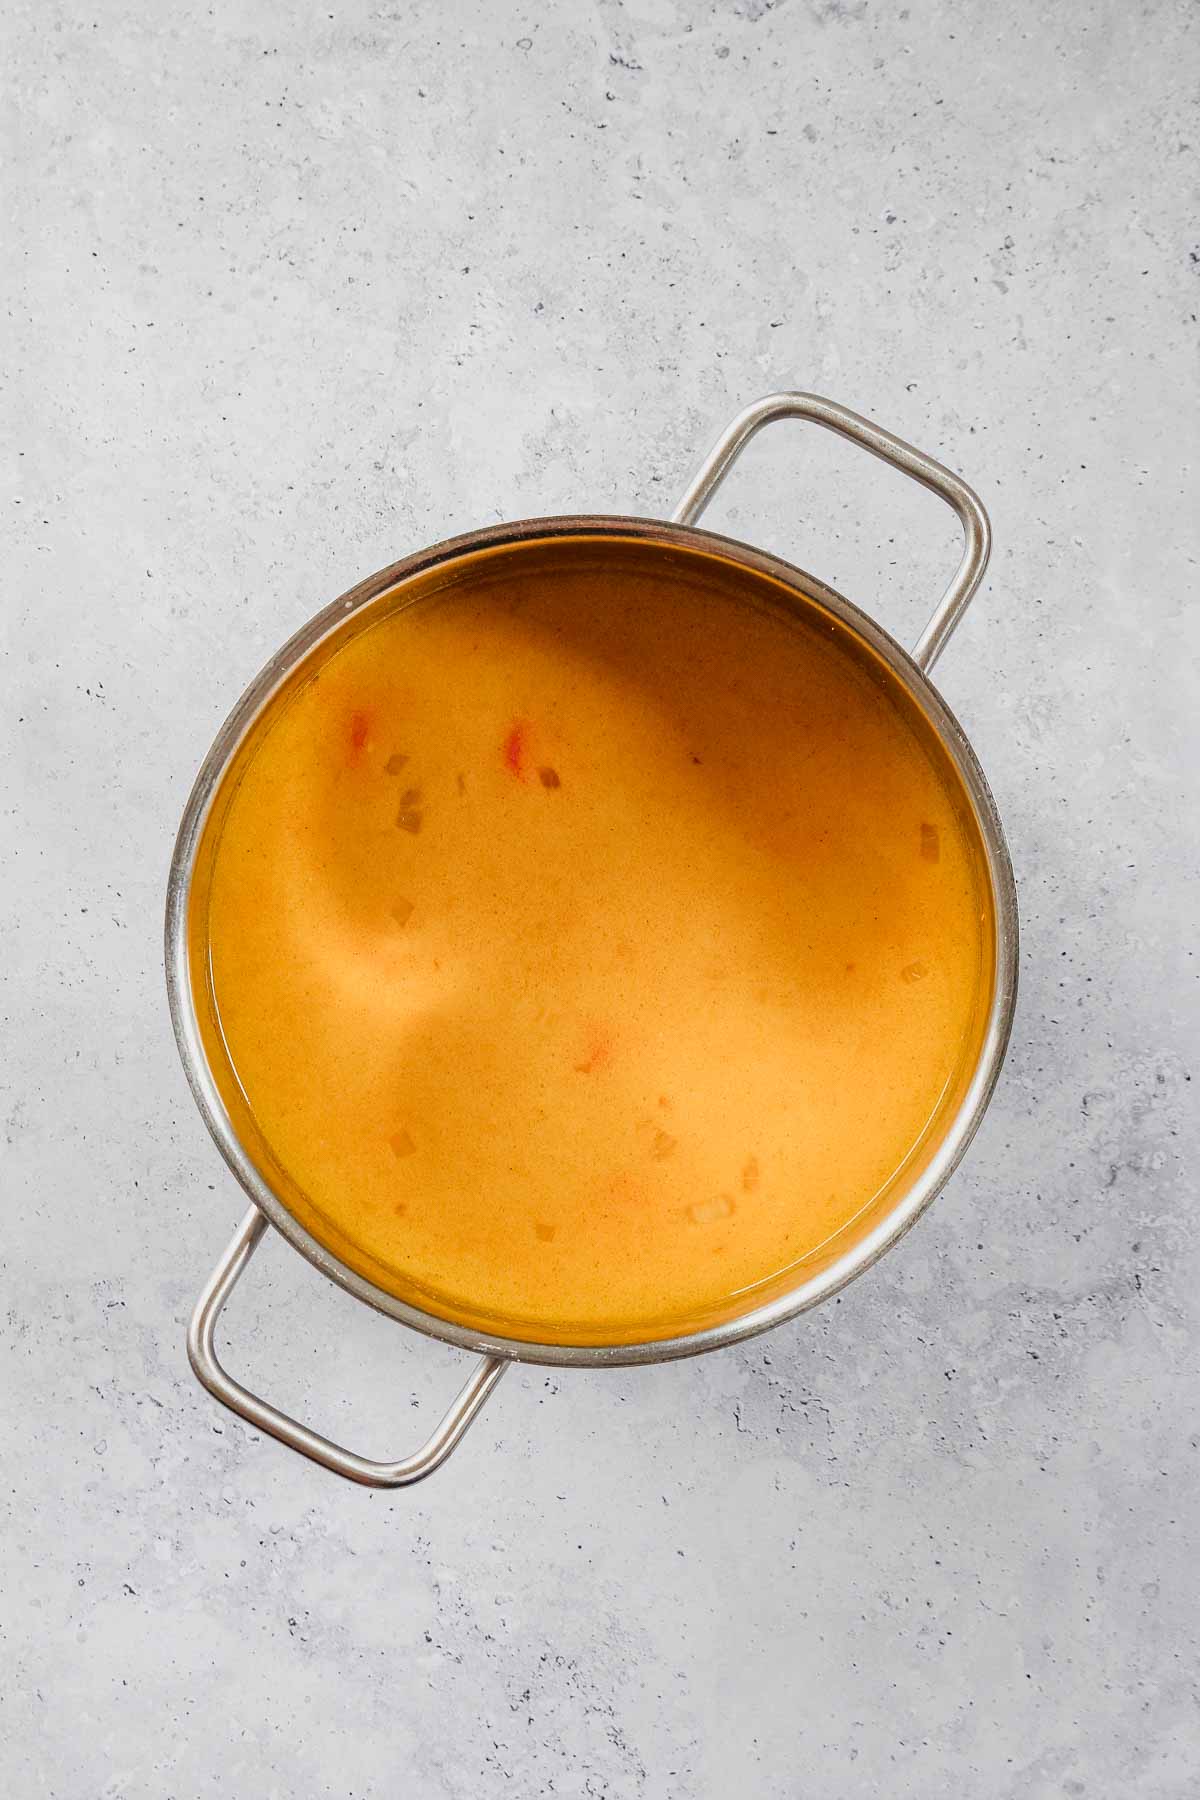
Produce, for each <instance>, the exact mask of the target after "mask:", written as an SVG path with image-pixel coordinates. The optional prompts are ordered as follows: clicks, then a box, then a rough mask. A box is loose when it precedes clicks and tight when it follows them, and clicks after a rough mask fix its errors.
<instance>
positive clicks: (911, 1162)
mask: <svg viewBox="0 0 1200 1800" xmlns="http://www.w3.org/2000/svg"><path fill="white" fill-rule="evenodd" d="M756 588H757V590H758V597H757V599H755V598H753V594H754V591H755V589H756ZM748 589H749V590H750V591H751V595H752V597H751V598H750V599H747V597H746V596H747V590H748ZM782 592H783V591H782V590H779V589H777V588H776V587H775V585H774V584H773V583H772V582H770V581H769V580H768V578H767V577H765V576H763V577H751V576H748V575H747V574H746V572H745V571H744V570H743V571H741V572H740V573H739V574H736V575H735V574H734V572H733V570H732V567H731V566H730V565H727V564H725V563H724V562H722V561H721V559H720V558H719V557H716V556H705V555H700V554H697V553H687V552H680V551H675V552H664V551H662V550H661V549H655V547H653V546H645V545H641V544H638V543H637V542H636V541H634V540H628V541H625V542H618V543H617V544H616V545H615V546H611V547H609V548H607V549H605V550H602V549H601V547H600V546H598V545H597V543H596V542H595V540H590V539H587V538H577V539H571V540H567V541H558V542H549V541H544V542H542V543H540V544H535V545H532V546H522V547H519V548H517V549H515V550H511V551H504V552H493V553H492V554H491V555H484V556H476V557H475V558H474V559H472V561H471V562H470V564H469V565H467V564H465V565H464V566H463V567H462V568H458V567H457V566H455V565H451V566H450V568H449V570H448V571H446V570H443V571H442V572H441V573H440V574H439V575H438V576H437V578H436V580H435V581H434V582H432V583H430V581H429V580H428V578H426V580H425V585H424V587H423V588H422V587H420V586H418V587H417V588H414V589H412V590H411V591H410V589H408V588H406V587H401V588H398V589H397V590H395V592H394V593H393V594H392V595H390V596H385V598H384V599H383V600H382V601H380V602H376V603H374V604H373V605H372V606H371V607H369V608H365V609H364V610H363V612H362V613H359V614H355V615H354V617H353V618H352V619H350V620H348V622H347V625H346V626H345V627H344V628H343V629H342V631H341V632H340V633H339V634H338V636H337V637H336V638H335V639H334V640H333V642H332V644H330V643H328V642H327V643H326V645H324V646H321V647H319V648H318V649H317V650H316V651H315V652H313V653H312V655H311V656H310V657H309V659H308V660H307V662H306V663H305V664H304V665H302V666H301V669H300V670H299V671H298V672H297V675H296V676H295V677H293V679H292V680H291V681H290V682H289V684H288V685H287V686H286V687H285V689H284V690H283V691H282V692H281V693H280V694H279V695H278V696H277V697H276V698H275V699H274V700H273V701H272V702H271V704H270V705H269V707H268V708H267V710H266V711H265V713H264V714H263V715H262V717H261V718H260V720H259V721H258V723H257V724H256V726H255V728H254V730H253V731H252V733H251V734H250V736H249V738H248V739H247V741H246V742H245V743H244V744H243V746H242V748H241V750H240V751H239V753H238V755H237V757H236V758H235V760H234V763H233V765H232V767H231V769H230V771H229V773H228V774H227V776H226V778H225V780H224V783H223V785H222V788H221V789H220V791H219V793H218V796H217V799H216V802H215V804H214V806H213V809H212V811H211V813H210V816H209V820H208V823H207V825H206V827H205V833H204V837H203V840H202V843H201V848H200V853H199V859H198V863H197V877H196V880H195V882H194V885H193V898H192V910H191V915H190V919H189V930H190V951H191V966H192V970H193V981H194V984H195V989H196V998H197V1006H198V1012H199V1014H200V1018H201V1029H202V1032H203V1033H204V1035H205V1037H206V1040H207V1044H208V1050H209V1055H210V1060H211V1061H212V1063H213V1066H214V1068H215V1069H216V1072H217V1077H218V1082H219V1085H220V1086H221V1089H222V1093H223V1096H224V1098H225V1101H226V1104H227V1106H228V1108H229V1110H230V1112H231V1115H232V1116H233V1117H234V1120H235V1124H236V1125H237V1129H238V1131H239V1135H241V1136H242V1138H243V1141H244V1142H248V1143H249V1145H250V1147H251V1150H252V1153H253V1155H254V1156H255V1160H256V1161H257V1162H258V1163H259V1165H260V1166H261V1167H262V1168H263V1170H264V1172H265V1173H266V1174H267V1175H268V1179H270V1180H271V1181H272V1183H273V1184H274V1185H275V1187H276V1189H277V1191H279V1192H280V1193H281V1195H282V1197H283V1198H284V1199H285V1201H286V1204H287V1205H288V1206H289V1207H290V1209H291V1210H292V1211H293V1212H294V1213H295V1215H296V1216H297V1217H298V1218H299V1219H300V1220H301V1222H302V1223H303V1224H304V1225H305V1226H306V1227H307V1228H308V1229H309V1230H310V1231H311V1232H312V1233H313V1235H314V1236H316V1237H317V1238H318V1239H320V1240H321V1241H322V1242H323V1243H325V1244H326V1245H328V1246H329V1248H331V1249H332V1250H334V1251H335V1253H336V1254H337V1255H339V1256H340V1257H341V1258H342V1259H343V1260H344V1261H346V1262H348V1263H350V1264H351V1265H352V1266H353V1267H355V1268H356V1269H358V1270H359V1271H360V1272H361V1273H363V1274H365V1275H367V1276H368V1277H369V1278H370V1279H371V1280H373V1281H374V1282H376V1283H377V1284H378V1285H380V1286H382V1287H384V1288H386V1289H387V1290H388V1291H390V1292H392V1293H394V1294H397V1295H399V1296H400V1297H402V1298H404V1299H407V1300H410V1301H412V1302H413V1303H414V1304H416V1305H418V1306H420V1307H422V1308H424V1309H426V1310H428V1311H433V1312H435V1313H437V1314H439V1315H440V1316H442V1317H444V1318H449V1319H453V1320H456V1321H459V1322H462V1323H466V1324H469V1325H472V1326H474V1327H476V1328H477V1329H482V1330H488V1329H491V1330H496V1331H500V1332H503V1333H504V1334H505V1335H508V1336H511V1337H517V1338H523V1339H526V1340H532V1341H540V1342H558V1343H565V1342H577V1343H591V1344H596V1343H613V1344H620V1343H629V1342H636V1341H641V1340H645V1339H650V1338H656V1337H664V1336H669V1335H673V1334H675V1333H677V1332H681V1331H689V1330H693V1329H697V1328H699V1327H701V1326H703V1325H705V1324H710V1323H714V1322H716V1321H718V1320H721V1319H726V1318H729V1317H732V1316H736V1315H737V1314H739V1313H742V1312H745V1311H747V1310H749V1309H750V1308H751V1307H753V1306H755V1305H758V1304H759V1303H761V1302H762V1301H763V1300H764V1299H765V1298H767V1297H769V1296H771V1295H772V1294H774V1293H775V1292H778V1291H782V1290H783V1289H784V1288H787V1287H789V1286H792V1285H794V1284H795V1282H796V1281H797V1280H798V1279H800V1277H801V1274H802V1273H803V1272H805V1271H808V1270H811V1269H815V1268H817V1267H819V1266H820V1265H821V1264H822V1262H824V1261H827V1260H829V1259H830V1258H831V1257H832V1256H834V1255H836V1254H838V1253H840V1251H841V1250H843V1249H844V1248H845V1247H846V1245H847V1243H848V1241H850V1234H852V1233H853V1232H854V1231H855V1230H861V1229H863V1228H865V1225H866V1224H867V1223H870V1222H871V1221H873V1219H874V1218H875V1217H877V1216H879V1214H880V1212H881V1211H882V1210H886V1208H887V1205H888V1203H889V1196H890V1197H892V1198H894V1197H895V1194H896V1191H897V1188H898V1187H899V1188H904V1187H907V1186H908V1184H909V1183H910V1182H911V1180H912V1179H913V1177H914V1175H915V1173H916V1172H918V1171H919V1169H920V1168H921V1167H922V1166H923V1164H924V1163H925V1162H926V1161H927V1160H928V1158H929V1157H930V1156H931V1155H932V1154H933V1151H934V1150H935V1149H936V1147H937V1144H938V1143H939V1141H940V1139H941V1137H942V1135H943V1132H944V1130H945V1127H946V1125H947V1123H948V1122H949V1119H950V1118H951V1117H952V1116H953V1113H954V1111H955V1110H956V1109H957V1106H958V1104H959V1102H960V1100H961V1098H962V1093H963V1091H964V1089H965V1086H966V1084H967V1082H968V1081H969V1079H970V1075H971V1073H972V1070H973V1067H974V1064H975V1060H976V1057H977V1054H978V1048H979V1043H980V1040H981V1036H982V1032H983V1028H984V1022H985V1016H986V1012H987V1007H988V1004H989V1001H990V994H991V988H990V983H991V969H992V935H991V932H992V927H991V913H990V906H989V903H988V900H987V897H986V896H987V893H988V887H987V880H986V874H985V872H984V865H983V861H982V855H981V852H980V849H979V845H978V828H977V826H976V824H975V822H974V818H973V815H972V813H971V810H970V806H969V803H968V801H967V799H966V796H965V794H964V793H963V791H962V789H961V785H960V783H959V779H958V777H957V775H956V773H955V771H954V770H953V768H952V766H951V764H950V763H949V761H948V760H947V759H946V757H945V754H944V752H942V751H941V749H940V748H939V747H938V745H937V743H936V740H935V739H934V737H933V735H932V732H931V730H930V729H929V727H928V726H927V725H926V723H925V722H924V720H923V718H922V717H921V715H920V714H919V712H918V711H917V710H916V708H915V706H914V704H913V702H912V701H911V700H910V699H908V698H907V697H906V696H905V695H904V693H903V691H902V690H901V689H900V688H899V686H898V684H896V683H895V682H894V681H893V679H892V678H891V677H890V675H889V674H888V673H887V671H886V669H885V667H884V666H883V665H882V664H881V663H880V662H879V661H878V660H877V659H876V658H875V656H874V654H873V653H872V652H871V651H869V649H867V648H866V647H865V646H862V645H860V644H859V643H858V641H857V640H856V639H854V638H853V637H852V636H851V635H850V634H849V633H848V632H846V630H845V629H844V628H843V627H842V626H840V625H838V624H836V622H835V621H833V620H832V619H831V618H830V617H829V616H828V615H827V614H826V613H824V612H823V611H822V610H821V609H820V608H819V607H818V606H816V605H815V603H814V605H813V606H812V607H811V608H807V607H805V606H804V605H803V604H802V603H797V602H796V601H795V600H794V599H793V600H792V602H791V605H792V607H793V608H795V607H797V605H799V612H798V615H797V613H796V612H795V611H792V612H789V611H787V610H785V605H784V602H783V600H782V597H781V596H782Z"/></svg>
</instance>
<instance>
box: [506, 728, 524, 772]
mask: <svg viewBox="0 0 1200 1800" xmlns="http://www.w3.org/2000/svg"><path fill="white" fill-rule="evenodd" d="M528 739H529V724H528V721H527V720H525V719H517V720H516V721H515V722H514V723H513V724H512V726H510V728H509V733H508V736H507V737H506V738H505V740H504V764H505V767H506V768H507V769H508V770H509V771H510V772H511V773H512V774H513V775H515V776H516V778H517V780H518V781H524V779H525V752H526V749H527V746H528Z"/></svg>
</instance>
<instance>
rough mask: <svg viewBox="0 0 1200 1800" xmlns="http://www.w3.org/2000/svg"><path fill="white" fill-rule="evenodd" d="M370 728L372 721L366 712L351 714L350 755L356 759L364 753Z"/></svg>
mask: <svg viewBox="0 0 1200 1800" xmlns="http://www.w3.org/2000/svg"><path fill="white" fill-rule="evenodd" d="M370 729H371V721H370V720H369V719H368V717H367V715H366V713H365V712H356V713H352V714H351V715H350V755H351V757H352V758H354V759H355V760H357V759H358V757H359V756H360V755H361V754H362V751H363V748H364V746H365V744H366V741H367V737H368V734H369V732H370Z"/></svg>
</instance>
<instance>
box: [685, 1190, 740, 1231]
mask: <svg viewBox="0 0 1200 1800" xmlns="http://www.w3.org/2000/svg"><path fill="white" fill-rule="evenodd" d="M736 1208H737V1202H736V1201H735V1199H734V1197H733V1195H732V1194H717V1195H716V1197H715V1198H714V1199H712V1200H693V1202H692V1204H691V1205H690V1206H689V1207H688V1208H687V1209H686V1210H687V1216H688V1218H689V1219H690V1220H691V1221H692V1224H693V1225H715V1224H716V1223H717V1221H718V1220H720V1219H728V1218H730V1217H731V1216H732V1214H733V1213H734V1212H735V1211H736Z"/></svg>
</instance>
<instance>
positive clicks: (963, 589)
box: [671, 394, 992, 675]
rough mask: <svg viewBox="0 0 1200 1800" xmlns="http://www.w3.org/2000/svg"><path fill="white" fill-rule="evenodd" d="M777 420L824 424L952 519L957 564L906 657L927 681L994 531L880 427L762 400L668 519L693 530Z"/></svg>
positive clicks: (953, 484)
mask: <svg viewBox="0 0 1200 1800" xmlns="http://www.w3.org/2000/svg"><path fill="white" fill-rule="evenodd" d="M775 419H808V420H809V421H810V422H811V423H812V424H814V425H823V426H824V427H825V429H826V430H827V431H836V432H837V434H838V436H839V437H844V438H849V439H850V441H851V443H854V444H861V445H862V447H863V449H864V450H869V451H870V452H871V454H872V456H878V457H879V458H880V459H881V461H883V462H886V463H891V465H892V467H893V468H895V469H900V470H902V471H903V473H904V474H905V475H911V476H912V478H913V480H914V481H919V482H920V483H921V486H922V487H927V488H928V489H929V490H930V492H931V493H934V494H937V496H938V497H939V499H942V500H944V501H945V502H946V504H947V506H952V507H953V508H954V511H955V512H956V513H957V514H958V518H959V523H960V524H961V525H962V528H963V540H964V541H963V553H962V560H961V562H960V563H959V565H958V568H957V569H956V571H955V574H954V579H953V580H952V581H951V583H950V585H949V587H948V588H947V589H946V591H945V593H944V594H943V595H942V597H941V599H940V600H939V601H938V603H937V606H936V607H935V608H934V612H933V617H932V618H931V619H930V621H929V623H928V625H927V626H926V627H925V629H924V631H923V632H922V633H921V636H920V637H919V638H918V640H917V644H916V647H915V649H914V650H913V653H912V655H913V661H914V662H915V663H916V665H917V667H918V668H919V669H920V670H921V671H922V672H923V673H924V674H926V675H927V674H928V673H929V671H930V669H932V667H933V665H934V663H935V662H936V661H937V659H938V657H939V656H940V655H941V653H942V651H943V650H944V649H945V647H946V644H947V643H948V641H949V639H950V634H951V632H952V631H953V630H954V628H955V626H956V625H957V624H958V621H959V620H960V619H961V618H962V616H963V614H964V612H965V611H966V610H967V607H968V606H969V604H970V602H971V598H972V596H973V595H974V593H975V590H976V588H977V587H978V586H979V583H980V582H981V581H982V580H983V572H984V570H985V569H986V568H987V563H988V557H989V555H990V554H991V548H992V528H991V526H990V525H989V523H988V516H987V514H986V513H985V512H984V510H983V507H982V505H981V504H980V501H979V497H978V495H977V494H976V493H975V492H974V491H973V490H972V489H971V488H969V487H968V486H967V484H966V482H965V481H962V480H960V479H959V477H958V476H957V475H953V474H951V472H950V470H949V469H945V468H943V467H942V465H941V463H939V462H935V461H934V460H933V458H932V456H926V455H925V454H924V452H923V451H920V450H915V449H914V448H913V446H912V445H911V444H906V443H905V442H904V440H903V439H902V438H898V437H894V436H893V434H892V433H891V432H890V431H885V430H884V429H883V426H882V425H874V424H872V422H871V420H870V419H864V418H863V417H862V416H861V414H859V413H855V412H851V411H850V409H849V407H847V406H839V405H838V404H837V402H836V400H823V399H822V398H821V396H820V395H819V394H768V395H767V396H766V398H765V399H763V400H756V401H754V403H753V405H751V406H748V407H746V409H745V411H744V412H740V413H739V414H738V416H737V418H736V419H734V420H733V421H732V422H731V423H730V424H729V425H727V426H726V428H725V430H724V431H723V432H722V433H721V435H720V437H719V438H718V439H717V441H716V443H715V444H714V445H713V447H712V449H711V450H710V451H709V453H708V455H707V456H706V457H705V459H704V461H703V462H702V463H701V465H700V467H699V468H698V469H697V471H696V473H695V475H694V476H693V477H692V479H691V482H690V483H689V485H688V488H687V491H686V493H685V494H684V496H683V499H682V500H681V501H680V502H679V505H678V506H677V507H676V508H675V511H674V512H673V513H672V514H671V518H672V520H673V521H674V523H675V524H677V525H694V524H695V523H696V520H697V519H698V518H699V517H700V514H701V513H702V512H703V511H704V508H705V507H706V506H707V505H708V503H709V501H710V500H711V499H712V497H713V495H714V494H715V493H716V491H717V489H718V488H719V487H720V485H721V483H722V482H723V481H724V479H725V477H726V475H728V473H729V471H730V469H731V468H732V467H733V464H734V462H735V461H736V460H737V458H738V457H739V456H740V455H741V452H742V451H743V450H744V449H745V447H746V445H747V444H748V443H749V442H750V439H751V438H752V437H753V436H754V435H755V433H756V432H758V431H761V430H762V428H763V426H764V425H769V424H771V423H772V421H773V420H775Z"/></svg>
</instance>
